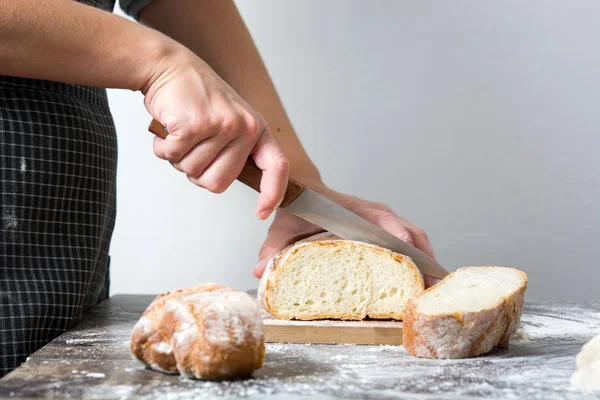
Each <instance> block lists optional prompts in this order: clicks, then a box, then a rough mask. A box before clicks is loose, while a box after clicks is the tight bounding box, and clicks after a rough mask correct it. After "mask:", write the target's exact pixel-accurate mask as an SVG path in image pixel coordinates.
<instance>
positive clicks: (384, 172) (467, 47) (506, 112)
mask: <svg viewBox="0 0 600 400" xmlns="http://www.w3.org/2000/svg"><path fill="white" fill-rule="evenodd" d="M238 5H239V7H240V10H241V12H242V15H243V16H244V18H245V20H246V23H247V24H248V26H249V28H250V31H251V32H252V34H253V36H254V38H255V40H256V42H257V45H258V48H259V49H260V51H261V54H262V56H263V58H264V60H265V62H266V64H267V66H268V68H269V70H270V72H271V74H272V77H273V79H274V81H275V84H276V86H277V88H278V90H279V93H280V95H281V97H282V98H283V101H284V103H285V105H286V107H287V110H288V112H289V114H290V117H291V119H292V121H293V123H294V125H295V127H296V129H297V131H298V133H299V135H300V137H301V139H302V141H303V143H304V144H305V146H306V147H307V149H308V151H309V153H310V155H311V156H312V157H313V159H314V160H315V162H316V164H317V165H318V166H319V168H320V170H321V172H322V174H323V176H324V178H325V180H326V182H328V183H329V184H330V185H331V186H333V187H335V188H337V189H338V190H341V191H345V192H347V193H352V194H355V195H358V196H361V197H364V198H367V199H373V200H379V201H383V202H385V203H387V204H389V205H390V206H392V207H393V208H394V209H395V210H396V211H397V212H398V214H400V215H402V216H405V217H406V218H408V219H409V220H411V221H413V222H415V223H416V224H418V225H420V226H421V227H423V228H424V229H425V230H426V231H427V232H428V233H429V235H430V238H431V240H432V243H433V245H434V248H435V249H436V251H437V253H438V257H439V260H440V262H441V263H442V264H443V265H445V266H446V267H447V268H448V269H449V270H455V269H456V268H458V267H461V266H465V265H508V266H513V267H516V268H519V269H522V270H523V271H525V272H526V273H527V274H528V275H529V280H530V286H529V289H528V292H527V298H529V299H567V300H592V299H595V300H599V299H600V294H599V289H598V283H599V282H600V266H599V263H598V260H599V259H600V244H599V243H597V242H598V239H600V211H599V210H598V207H599V204H600V162H599V161H598V159H597V158H598V153H599V150H600V134H599V133H600V128H599V127H600V112H599V111H600V24H599V23H598V21H599V20H598V15H600V2H596V1H577V2H563V1H543V2H541V1H537V2H536V1H531V2H517V1H512V2H478V1H453V2H432V1H413V2H408V1H343V0H337V1H332V0H328V1H319V0H302V1H281V0H269V1H266V0H263V1H260V2H258V1H238ZM110 100H111V105H112V109H113V111H114V114H115V120H116V123H117V128H118V131H119V135H120V137H119V145H120V166H119V178H118V179H119V182H118V185H119V203H118V222H117V227H116V231H115V235H114V241H113V244H112V257H113V261H112V281H113V285H112V292H113V293H150V292H153V293H156V292H161V291H165V290H169V289H174V288H177V287H182V286H189V285H192V284H195V283H198V282H205V281H216V282H221V283H224V284H229V285H233V286H235V287H238V288H250V287H253V286H255V285H256V284H257V281H256V280H255V279H254V278H253V277H252V274H251V271H252V268H253V267H254V264H255V262H256V259H257V251H258V248H259V246H260V244H261V243H262V239H263V238H264V236H265V234H266V230H267V228H268V223H265V222H259V221H257V220H256V219H255V217H254V201H255V199H256V197H255V195H254V194H253V193H252V192H251V191H250V190H249V189H247V188H245V187H244V186H242V185H241V184H235V185H234V187H232V188H231V189H230V190H229V191H227V192H226V193H225V194H223V195H218V196H217V195H212V194H210V193H208V192H206V191H204V190H202V189H199V188H196V187H194V186H193V185H192V184H190V183H189V182H188V181H187V180H186V178H185V177H184V176H182V175H181V174H180V173H179V172H177V171H175V170H174V169H173V168H171V167H170V166H169V165H168V163H166V162H163V161H161V160H159V159H157V158H155V157H154V155H153V153H152V148H151V143H152V138H151V135H150V134H148V133H147V132H146V127H147V124H148V122H149V116H148V115H147V113H146V111H145V109H144V107H143V104H142V98H141V95H139V94H135V93H129V92H125V91H111V92H110Z"/></svg>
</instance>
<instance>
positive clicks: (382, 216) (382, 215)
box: [376, 210, 396, 222]
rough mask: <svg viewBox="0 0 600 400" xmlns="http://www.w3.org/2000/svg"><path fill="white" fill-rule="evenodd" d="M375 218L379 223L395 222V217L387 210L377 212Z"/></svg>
mask: <svg viewBox="0 0 600 400" xmlns="http://www.w3.org/2000/svg"><path fill="white" fill-rule="evenodd" d="M376 218H377V220H378V221H380V222H388V221H394V220H396V215H395V214H394V213H392V212H389V211H387V210H379V211H378V212H377V214H376Z"/></svg>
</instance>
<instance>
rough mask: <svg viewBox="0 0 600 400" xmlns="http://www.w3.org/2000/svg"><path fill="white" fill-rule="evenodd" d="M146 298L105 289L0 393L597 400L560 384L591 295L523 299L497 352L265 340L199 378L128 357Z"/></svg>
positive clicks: (589, 319) (590, 313)
mask: <svg viewBox="0 0 600 400" xmlns="http://www.w3.org/2000/svg"><path fill="white" fill-rule="evenodd" d="M152 299H153V297H151V296H115V297H114V298H112V299H111V300H109V301H108V302H105V303H103V304H101V305H100V306H98V307H96V308H94V309H93V310H92V311H91V313H90V315H88V316H87V317H86V319H85V320H84V321H83V322H82V323H81V324H80V325H78V326H77V327H76V328H75V329H74V330H72V331H70V332H67V333H66V334H64V335H63V336H61V337H59V338H58V339H56V340H55V341H53V342H52V343H50V344H49V345H48V346H46V347H44V348H43V349H42V350H40V351H39V352H37V353H35V354H34V355H32V357H31V359H30V360H29V361H28V362H26V363H25V364H24V365H22V366H21V367H19V368H18V369H17V370H15V371H14V372H13V373H11V374H9V375H7V376H6V377H5V378H4V379H3V380H1V381H0V397H6V398H9V397H10V393H11V392H12V393H13V394H14V396H15V397H33V396H36V397H60V398H69V397H70V398H88V399H106V398H111V399H112V398H117V399H130V398H132V399H133V398H136V399H137V398H145V399H209V398H217V397H225V398H245V399H265V398H266V399H281V398H284V399H292V400H293V399H310V400H315V399H338V398H346V399H359V398H369V399H397V398H398V399H405V398H411V399H412V398H417V399H457V398H486V399H488V398H493V399H517V398H518V399H521V398H526V399H544V400H546V399H549V400H553V399H595V398H599V399H600V395H599V394H598V392H597V391H593V390H590V389H581V388H578V387H576V386H573V385H571V384H570V382H569V380H570V376H571V374H572V373H573V371H574V370H575V368H576V365H575V358H576V355H577V353H578V352H579V351H580V350H581V347H582V345H583V344H584V343H586V342H588V341H589V340H590V339H591V338H592V337H593V336H595V335H596V334H597V332H600V302H596V303H588V304H565V303H533V302H532V303H527V302H526V304H525V308H524V313H523V316H522V319H521V322H522V327H523V329H524V331H525V333H526V334H527V335H528V336H529V341H527V340H519V339H517V340H515V339H513V340H512V341H511V344H510V346H509V347H508V348H507V349H497V350H493V351H492V352H491V353H488V354H486V355H484V356H480V357H476V358H471V359H458V360H455V359H450V360H436V359H420V358H416V357H413V356H411V355H409V354H408V353H407V352H406V351H405V350H404V348H403V347H402V346H362V345H315V344H286V343H272V344H270V343H268V344H267V352H266V356H265V360H264V366H263V368H261V369H260V370H258V371H256V372H255V373H254V375H253V377H252V378H249V379H243V380H234V381H227V382H206V381H197V380H192V379H185V378H181V377H179V376H173V375H165V374H161V373H158V372H156V371H151V370H148V369H145V368H144V367H143V366H142V365H140V364H139V362H137V361H136V360H132V359H131V356H130V354H129V349H128V345H127V339H128V337H129V334H130V332H131V328H132V326H133V325H134V323H135V321H136V320H137V319H138V318H139V316H140V314H141V313H142V312H143V311H144V309H145V308H146V306H147V305H148V304H149V303H150V301H151V300H152ZM76 339H86V341H79V342H78V341H77V340H76ZM87 339H89V340H87ZM67 341H69V343H70V344H67ZM74 370H76V371H78V372H77V373H73V372H72V371H74ZM84 371H85V373H84ZM88 374H93V375H91V376H88ZM98 374H104V375H105V377H104V378H100V377H98V376H99V375H98Z"/></svg>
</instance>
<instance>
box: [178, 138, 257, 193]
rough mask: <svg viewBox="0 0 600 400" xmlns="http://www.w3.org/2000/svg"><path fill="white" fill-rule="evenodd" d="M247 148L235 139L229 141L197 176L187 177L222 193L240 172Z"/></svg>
mask: <svg viewBox="0 0 600 400" xmlns="http://www.w3.org/2000/svg"><path fill="white" fill-rule="evenodd" d="M248 153H249V150H248V148H247V146H242V145H239V143H237V141H234V142H231V143H229V144H228V145H227V146H225V148H223V150H222V151H221V152H220V153H219V154H218V155H217V157H216V158H215V159H214V160H213V161H212V163H211V164H210V165H209V166H208V167H207V168H206V169H205V170H204V171H203V172H202V174H201V175H200V176H198V177H192V176H189V175H188V179H189V180H190V181H192V182H193V183H195V184H196V185H198V186H201V187H203V188H205V189H208V190H210V191H211V192H213V193H223V192H224V191H225V190H227V188H228V187H229V186H231V184H232V183H233V181H235V179H236V178H237V177H238V176H239V175H240V173H241V172H242V168H244V164H245V163H246V159H247V158H248V155H249V154H248Z"/></svg>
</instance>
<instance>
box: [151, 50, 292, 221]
mask: <svg viewBox="0 0 600 400" xmlns="http://www.w3.org/2000/svg"><path fill="white" fill-rule="evenodd" d="M155 76H156V77H155V78H153V79H152V80H151V81H149V83H148V84H147V85H145V87H144V88H142V92H143V93H144V95H145V105H146V109H147V110H148V112H149V113H150V114H151V115H152V116H153V117H154V119H156V120H157V121H159V122H160V123H161V124H162V125H163V126H165V127H166V128H167V130H168V132H169V135H168V136H167V138H166V139H161V138H158V137H157V138H155V139H154V153H155V154H156V155H157V156H158V157H160V158H162V159H165V160H168V161H170V162H171V164H172V165H173V166H174V167H175V168H176V169H178V170H179V171H181V172H183V173H185V174H186V175H187V177H188V179H189V180H190V181H192V182H193V183H195V184H196V185H198V186H201V187H203V188H205V189H208V190H210V191H211V192H213V193H222V192H223V191H225V190H226V189H227V188H228V187H229V186H230V185H231V184H232V183H233V181H234V180H235V179H236V178H237V177H238V175H239V174H240V172H241V171H242V168H243V167H244V163H245V162H246V159H247V158H248V156H252V158H253V159H254V161H255V163H256V165H257V166H258V167H259V168H260V169H261V170H262V171H263V177H262V181H261V186H260V195H259V198H258V203H257V209H256V213H257V215H258V217H259V218H261V219H266V218H267V217H268V216H269V215H270V214H271V213H272V212H273V210H274V209H275V208H277V206H278V205H279V204H280V202H281V200H282V199H283V195H284V194H285V188H286V184H287V179H288V170H289V167H288V160H287V158H286V156H285V155H284V154H283V151H282V150H281V148H280V147H279V145H278V144H277V142H276V141H275V139H274V138H273V137H272V136H271V133H270V131H269V128H268V126H267V124H266V122H265V120H264V118H263V117H262V116H261V115H260V114H258V113H257V112H256V111H255V110H254V109H253V108H252V107H250V105H248V104H247V103H246V102H245V101H244V100H243V99H242V98H241V97H240V96H239V95H238V94H237V93H236V92H235V91H234V90H233V89H232V88H231V87H230V86H229V85H227V83H225V82H224V81H223V80H222V79H221V78H220V77H219V76H218V75H217V74H216V73H215V72H214V71H213V70H212V69H211V68H210V67H209V66H208V65H207V64H206V63H205V62H203V61H202V60H201V59H200V58H198V57H197V56H195V55H194V54H193V53H191V52H190V51H188V50H187V49H185V48H183V47H182V48H181V49H177V51H175V52H174V54H172V55H171V56H170V57H167V58H166V59H165V61H164V62H163V65H162V66H161V67H159V72H158V73H156V74H155Z"/></svg>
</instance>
